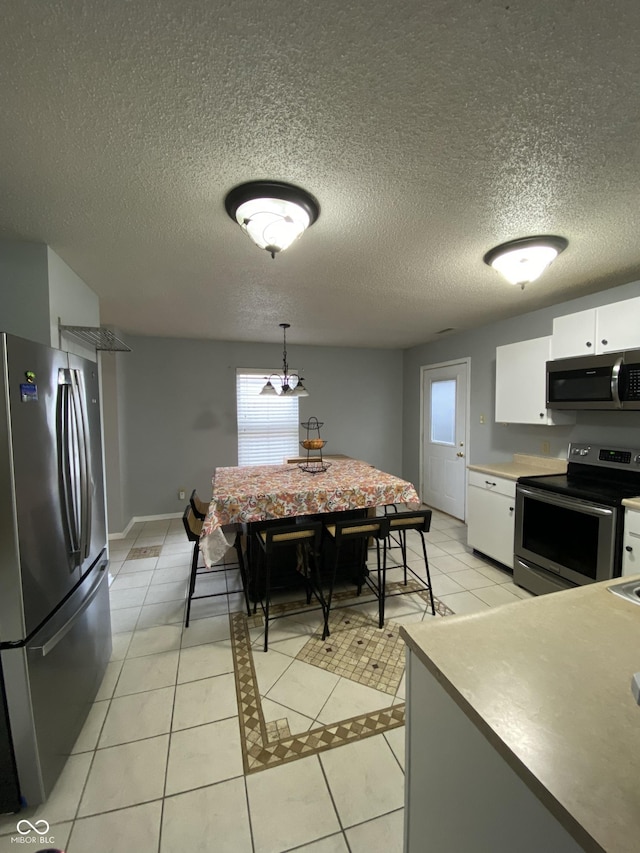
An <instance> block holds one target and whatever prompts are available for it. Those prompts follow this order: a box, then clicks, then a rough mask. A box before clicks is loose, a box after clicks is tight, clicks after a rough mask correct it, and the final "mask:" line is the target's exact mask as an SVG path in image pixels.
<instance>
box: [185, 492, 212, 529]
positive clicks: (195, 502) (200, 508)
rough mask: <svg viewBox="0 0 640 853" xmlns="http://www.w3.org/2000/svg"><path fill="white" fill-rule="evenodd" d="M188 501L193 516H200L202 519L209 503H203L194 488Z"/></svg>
mask: <svg viewBox="0 0 640 853" xmlns="http://www.w3.org/2000/svg"><path fill="white" fill-rule="evenodd" d="M189 503H190V504H191V508H192V509H193V512H194V515H195V517H196V518H201V519H202V520H203V521H204V519H205V518H206V517H207V512H208V511H209V504H207V503H205V502H204V501H203V500H202V498H199V497H198V493H197V491H196V490H195V489H194V490H193V491H192V492H191V497H190V498H189Z"/></svg>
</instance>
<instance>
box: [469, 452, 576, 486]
mask: <svg viewBox="0 0 640 853" xmlns="http://www.w3.org/2000/svg"><path fill="white" fill-rule="evenodd" d="M467 468H468V469H469V471H480V472H481V473H483V474H491V475H493V476H494V477H504V478H505V479H507V480H517V479H518V477H535V476H537V475H539V474H564V472H565V471H566V470H567V462H566V460H565V459H557V458H555V457H553V456H534V455H531V454H528V453H514V454H513V460H512V461H511V462H489V463H487V464H486V465H467Z"/></svg>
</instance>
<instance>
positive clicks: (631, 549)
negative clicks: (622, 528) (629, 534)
mask: <svg viewBox="0 0 640 853" xmlns="http://www.w3.org/2000/svg"><path fill="white" fill-rule="evenodd" d="M624 550H625V551H633V548H632V547H631V545H625V549H624Z"/></svg>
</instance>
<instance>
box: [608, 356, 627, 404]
mask: <svg viewBox="0 0 640 853" xmlns="http://www.w3.org/2000/svg"><path fill="white" fill-rule="evenodd" d="M623 361H624V358H623V357H622V356H620V358H617V359H616V360H615V364H614V365H613V367H612V369H611V399H612V400H613V402H614V403H615V405H616V409H621V408H622V403H621V402H620V368H621V367H622V362H623Z"/></svg>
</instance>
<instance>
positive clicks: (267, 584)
mask: <svg viewBox="0 0 640 853" xmlns="http://www.w3.org/2000/svg"><path fill="white" fill-rule="evenodd" d="M264 562H265V571H264V650H265V652H267V651H269V602H270V600H271V560H270V559H269V555H266V556H265V561H264Z"/></svg>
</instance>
